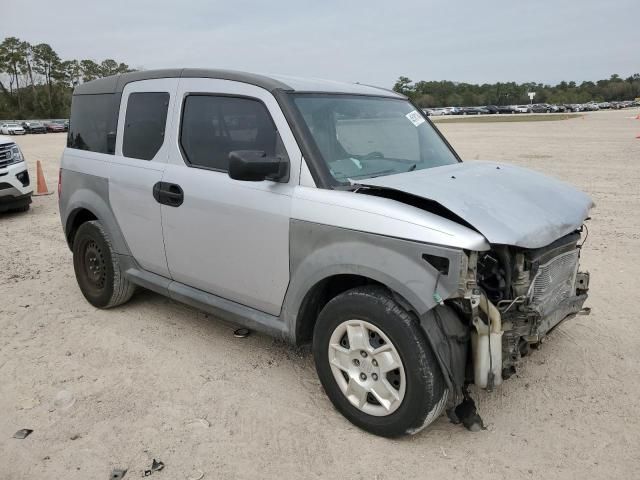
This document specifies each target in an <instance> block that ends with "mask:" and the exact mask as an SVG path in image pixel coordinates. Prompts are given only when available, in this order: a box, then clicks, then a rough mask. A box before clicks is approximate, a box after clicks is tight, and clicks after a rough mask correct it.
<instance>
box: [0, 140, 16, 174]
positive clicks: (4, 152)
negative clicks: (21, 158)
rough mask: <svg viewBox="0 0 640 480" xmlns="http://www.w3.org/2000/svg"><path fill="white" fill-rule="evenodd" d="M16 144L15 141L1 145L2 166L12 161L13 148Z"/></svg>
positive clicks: (0, 159) (0, 160) (0, 166)
mask: <svg viewBox="0 0 640 480" xmlns="http://www.w3.org/2000/svg"><path fill="white" fill-rule="evenodd" d="M14 145H15V143H5V144H3V145H0V168H2V167H6V166H7V165H9V164H11V163H12V160H11V155H12V154H11V148H12V147H13V146H14Z"/></svg>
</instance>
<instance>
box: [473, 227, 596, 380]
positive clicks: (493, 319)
mask: <svg viewBox="0 0 640 480" xmlns="http://www.w3.org/2000/svg"><path fill="white" fill-rule="evenodd" d="M580 237H581V235H580V231H576V232H573V233H571V234H569V235H566V236H564V237H562V238H560V239H558V240H557V241H555V242H553V243H552V244H551V245H548V246H546V247H543V248H538V249H522V248H517V247H510V246H505V245H496V246H492V248H491V250H489V251H487V252H480V253H479V254H472V257H474V256H475V255H477V258H470V265H469V269H470V270H473V267H474V266H473V262H474V260H475V262H476V264H475V272H474V273H475V276H476V277H475V282H476V285H477V290H479V292H477V293H479V296H480V298H478V299H474V298H471V299H470V300H471V309H472V310H473V303H474V301H475V302H476V303H477V305H478V314H471V312H469V313H470V314H471V318H470V320H471V322H472V323H473V325H474V327H475V328H476V330H477V332H474V333H475V335H476V337H477V338H474V337H473V336H472V346H473V347H474V348H473V354H474V371H475V377H476V378H475V381H476V383H480V385H479V386H481V387H486V388H489V389H490V388H492V387H493V385H495V384H499V383H500V379H498V377H502V378H505V379H506V378H509V376H511V375H512V374H513V373H515V369H516V366H517V364H518V362H519V360H520V359H521V357H523V356H525V355H526V354H527V353H528V352H529V349H530V348H531V347H532V346H533V347H535V346H537V344H538V343H540V342H541V341H542V339H543V338H544V336H545V335H546V334H547V333H548V332H549V331H550V330H551V329H553V328H554V327H555V326H556V325H557V324H558V323H560V322H561V321H562V320H563V319H565V318H566V317H567V316H569V315H572V314H575V313H578V312H579V311H580V310H581V309H582V305H583V304H584V302H585V300H586V299H587V290H588V288H589V274H588V273H582V272H579V271H578V267H579V258H580V248H581V245H579V241H580ZM472 281H473V280H472ZM471 297H474V295H473V294H472V295H471ZM483 302H484V303H483ZM493 307H495V310H494V308H493ZM495 323H499V324H500V325H499V328H498V325H495ZM483 333H484V335H483ZM492 333H493V334H492ZM483 337H486V343H487V346H486V347H483V345H484V344H483V343H482V338H483ZM491 341H493V345H491ZM500 347H501V348H500ZM481 348H488V349H489V350H493V351H490V352H489V355H490V357H489V364H491V363H493V365H489V366H484V365H482V364H483V360H482V359H481V357H482V355H481V354H480V353H479V352H478V350H479V349H481ZM498 348H500V349H501V352H500V353H501V355H497V353H498V352H497V351H496V350H498ZM500 357H501V358H500ZM498 362H499V363H500V364H501V365H495V363H498ZM484 363H486V362H484ZM479 364H480V365H479ZM479 368H480V371H479V370H478V369H479ZM486 369H488V370H489V371H490V373H487V375H488V376H489V378H488V379H487V380H486V381H485V380H484V379H483V378H481V379H478V378H477V377H478V376H481V377H482V376H484V375H485V373H484V370H486Z"/></svg>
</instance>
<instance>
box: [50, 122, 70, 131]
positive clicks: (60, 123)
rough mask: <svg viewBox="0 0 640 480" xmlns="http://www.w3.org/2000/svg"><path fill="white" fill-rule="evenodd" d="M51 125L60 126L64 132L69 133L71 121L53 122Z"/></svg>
mask: <svg viewBox="0 0 640 480" xmlns="http://www.w3.org/2000/svg"><path fill="white" fill-rule="evenodd" d="M51 123H55V124H57V125H60V126H61V127H62V130H63V131H64V132H67V131H69V120H51Z"/></svg>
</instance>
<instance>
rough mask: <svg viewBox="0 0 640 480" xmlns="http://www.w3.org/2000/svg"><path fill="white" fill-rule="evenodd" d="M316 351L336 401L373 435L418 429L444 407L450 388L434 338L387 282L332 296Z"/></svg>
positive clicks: (324, 382) (328, 389) (324, 312)
mask: <svg viewBox="0 0 640 480" xmlns="http://www.w3.org/2000/svg"><path fill="white" fill-rule="evenodd" d="M343 332H344V333H343ZM313 356H314V360H315V364H316V371H317V372H318V377H319V378H320V381H321V383H322V385H323V387H324V389H325V392H326V393H327V395H328V397H329V399H330V400H331V402H332V403H333V405H334V406H335V407H336V408H337V409H338V410H339V411H340V413H342V414H343V415H344V416H345V417H346V418H347V419H348V420H349V421H350V422H351V423H353V424H354V425H356V426H358V427H360V428H362V429H363V430H366V431H368V432H370V433H373V434H375V435H381V436H384V437H396V436H399V435H405V434H414V433H417V432H419V431H420V430H422V429H423V428H424V427H426V426H427V425H429V424H430V423H432V422H433V421H434V420H435V419H436V418H437V417H438V416H439V415H440V414H441V413H442V411H443V410H444V407H445V404H446V402H447V398H448V390H447V388H446V385H445V382H444V378H443V376H442V372H441V370H440V367H439V365H438V362H437V360H436V358H435V356H434V354H433V352H432V351H431V348H430V346H429V343H428V342H427V339H426V338H425V336H424V333H423V331H422V329H421V327H420V326H419V325H418V322H417V321H416V320H415V318H414V317H412V316H411V315H410V314H409V313H408V312H407V311H406V310H405V309H403V308H402V307H401V306H400V305H399V304H398V303H397V302H396V301H395V300H394V299H393V297H392V295H391V294H390V292H389V291H388V290H387V289H385V288H383V287H378V286H365V287H357V288H354V289H352V290H348V291H347V292H344V293H342V294H340V295H338V296H337V297H335V298H333V299H332V300H330V301H329V302H328V303H327V305H326V306H325V307H324V308H323V309H322V311H321V312H320V315H319V316H318V320H317V322H316V325H315V328H314V335H313Z"/></svg>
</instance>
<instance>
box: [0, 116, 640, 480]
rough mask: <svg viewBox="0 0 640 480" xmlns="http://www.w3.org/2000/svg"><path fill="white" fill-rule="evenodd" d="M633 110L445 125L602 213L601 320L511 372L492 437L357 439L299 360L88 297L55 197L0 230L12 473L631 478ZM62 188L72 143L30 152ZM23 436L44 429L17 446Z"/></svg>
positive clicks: (215, 330) (486, 407)
mask: <svg viewBox="0 0 640 480" xmlns="http://www.w3.org/2000/svg"><path fill="white" fill-rule="evenodd" d="M638 113H640V112H638V110H623V111H606V112H594V113H592V114H586V115H584V117H581V118H576V119H570V120H565V121H557V122H535V123H534V122H532V123H528V122H518V123H487V124H476V123H473V124H472V123H456V124H449V125H447V124H441V125H440V128H441V129H442V130H443V132H444V133H445V135H446V136H447V137H448V138H449V139H450V141H451V143H452V144H453V146H454V147H455V148H456V149H457V150H458V152H460V154H461V156H462V157H463V158H464V159H467V160H473V159H489V160H499V161H505V162H513V163H516V164H519V165H524V166H527V167H530V168H533V169H536V170H540V171H542V172H545V173H548V174H551V175H555V176H557V177H559V178H561V179H564V180H567V181H569V182H571V183H573V184H575V185H577V186H578V187H580V188H582V189H583V190H585V191H587V192H589V193H590V194H591V195H592V196H593V198H594V199H595V202H596V204H597V207H596V209H595V210H594V211H593V220H591V222H590V223H589V230H590V235H589V239H588V241H587V246H586V248H585V250H584V255H583V266H584V267H586V268H587V269H588V270H590V271H591V274H592V283H591V298H590V299H589V300H588V302H587V305H588V306H590V307H592V309H593V310H592V313H591V315H590V316H579V317H577V318H575V319H573V320H571V321H568V322H565V323H564V324H562V325H561V326H560V327H559V328H557V329H556V330H555V331H554V332H553V333H552V334H551V335H550V336H549V338H548V339H547V342H546V343H544V344H543V345H542V347H541V349H540V350H539V351H536V352H534V353H533V355H531V356H529V357H528V358H526V359H525V361H524V363H523V365H522V366H521V368H520V369H519V371H518V374H517V376H515V377H513V378H512V379H510V380H509V381H507V382H506V383H505V384H504V385H503V386H502V387H501V388H499V390H498V391H496V392H494V393H492V394H486V393H483V392H480V393H478V394H477V395H476V398H477V401H478V405H479V410H480V413H481V415H482V417H483V419H484V421H485V423H486V424H487V425H488V428H487V430H486V431H483V432H480V433H470V432H468V431H466V430H464V429H463V428H462V427H460V426H456V425H452V424H451V423H449V421H448V420H447V418H446V417H441V418H440V419H439V420H438V421H437V422H436V423H435V424H434V425H433V426H432V427H431V428H429V429H428V430H426V431H424V432H422V433H420V434H418V435H417V436H414V437H408V438H404V439H400V440H387V439H382V438H377V437H374V436H372V435H369V434H367V433H364V432H362V431H360V430H358V429H357V428H355V427H353V426H352V425H351V424H350V423H348V422H347V421H346V420H345V419H344V418H343V417H342V416H341V415H340V414H338V413H337V412H336V411H335V410H334V409H333V408H332V405H331V404H330V402H329V400H328V399H327V398H326V396H325V395H324V392H323V390H322V388H321V386H320V383H319V382H318V380H317V378H316V374H315V370H314V367H313V360H312V357H311V355H310V353H309V352H308V350H306V349H296V348H293V347H290V346H287V345H284V344H281V343H279V342H276V341H274V340H272V339H271V338H268V337H266V336H262V335H257V334H254V335H252V336H250V337H248V338H246V339H238V338H234V336H233V335H232V328H231V327H230V326H229V325H227V324H225V323H222V322H220V321H217V320H215V319H213V318H210V316H208V315H205V314H204V313H201V312H198V311H196V310H193V309H191V308H189V307H186V306H184V305H180V304H177V303H175V302H173V301H170V300H168V299H166V298H163V297H161V296H159V295H156V294H153V293H150V292H140V293H138V294H137V295H136V296H135V297H134V299H133V300H132V301H131V302H130V303H129V304H127V305H125V306H123V307H120V308H117V309H114V310H110V311H101V310H96V309H95V308H93V307H91V306H90V305H89V304H88V303H87V302H86V301H85V300H84V298H83V297H82V295H81V293H80V291H79V290H78V287H77V285H76V281H75V278H74V274H73V267H72V262H71V253H70V252H69V250H68V248H67V246H66V244H65V241H64V238H63V234H62V229H61V227H60V223H59V217H58V207H57V196H56V195H55V194H54V195H51V196H45V197H36V198H34V203H33V205H32V209H31V210H30V211H29V212H28V213H26V214H11V215H3V216H0V412H2V413H0V478H2V479H3V480H4V479H10V480H13V479H27V478H28V479H53V478H60V479H62V478H64V479H66V480H71V479H101V478H104V479H106V478H107V477H108V476H109V474H110V472H111V470H112V469H113V468H115V467H121V468H128V469H129V473H128V474H127V476H126V478H136V477H139V476H141V475H142V473H143V470H144V469H145V468H148V467H149V465H150V464H151V461H152V459H153V458H155V459H158V460H162V461H163V462H164V463H165V464H166V467H165V469H164V470H163V471H160V472H156V473H154V474H153V475H152V478H158V479H163V478H165V479H172V480H173V479H178V480H180V479H188V478H194V479H198V478H200V475H201V474H204V476H203V477H202V478H204V479H213V478H224V479H236V478H246V479H254V478H261V479H271V478H278V479H282V478H296V479H300V478H325V477H326V478H329V477H330V478H335V479H343V478H349V479H360V478H362V479H367V480H382V479H398V478H407V479H413V478H464V479H476V478H477V479H486V478H541V477H543V476H544V477H545V478H594V479H595V478H607V479H610V478H638V475H639V473H638V468H639V467H640V415H638V409H639V407H640V402H639V401H638V398H640V382H639V381H638V379H639V367H638V365H640V348H638V347H639V346H640V329H639V328H638V314H637V306H636V304H635V303H634V302H636V301H637V300H638V292H637V290H636V287H635V285H636V282H637V280H638V273H637V270H636V269H637V266H638V264H640V213H639V212H640V166H639V162H640V139H636V138H635V137H636V135H640V120H635V119H634V118H633V117H635V115H637V114H638ZM16 141H17V142H18V143H19V144H20V145H21V147H22V148H23V151H24V153H25V155H26V157H27V159H28V162H29V168H30V171H31V174H32V178H35V164H36V160H41V161H42V163H43V165H44V170H45V175H46V178H47V181H48V182H49V188H50V189H52V190H55V188H56V181H57V172H58V164H59V160H60V155H61V153H62V148H63V145H64V142H65V136H64V135H62V134H48V135H43V136H24V137H18V138H17V139H16ZM21 428H31V429H33V430H34V432H33V433H32V434H31V436H29V437H28V438H26V439H25V440H17V439H14V438H12V436H13V434H14V433H15V432H16V431H17V430H19V429H21Z"/></svg>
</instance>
